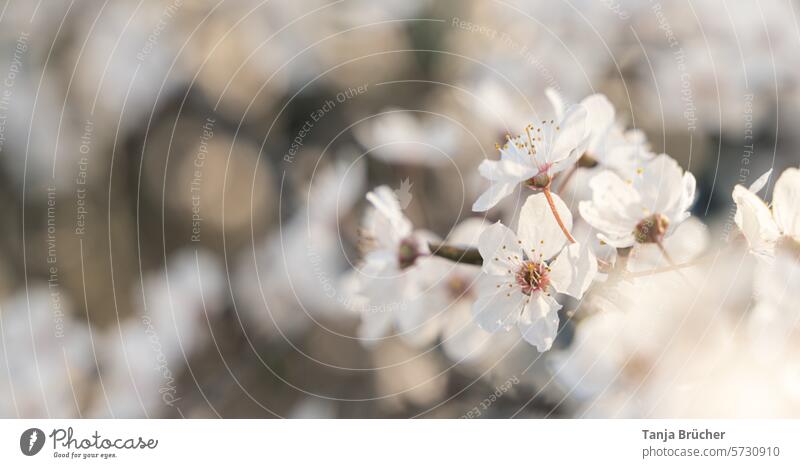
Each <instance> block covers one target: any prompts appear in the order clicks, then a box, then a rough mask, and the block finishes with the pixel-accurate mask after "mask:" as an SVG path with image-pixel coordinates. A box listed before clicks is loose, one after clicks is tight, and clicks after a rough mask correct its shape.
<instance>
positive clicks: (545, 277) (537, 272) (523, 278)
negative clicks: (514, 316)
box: [515, 260, 550, 296]
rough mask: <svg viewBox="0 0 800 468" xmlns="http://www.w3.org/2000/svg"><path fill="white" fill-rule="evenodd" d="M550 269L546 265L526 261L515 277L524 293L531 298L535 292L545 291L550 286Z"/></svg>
mask: <svg viewBox="0 0 800 468" xmlns="http://www.w3.org/2000/svg"><path fill="white" fill-rule="evenodd" d="M549 273H550V268H548V266H547V265H546V264H544V263H539V262H533V261H530V260H529V261H526V262H524V263H523V264H522V265H521V266H520V267H519V270H517V274H516V275H515V277H516V280H517V284H518V285H519V286H520V287H521V288H522V293H523V294H525V295H527V296H530V295H531V294H532V293H533V292H534V291H543V290H544V289H545V288H547V286H548V285H550V276H549Z"/></svg>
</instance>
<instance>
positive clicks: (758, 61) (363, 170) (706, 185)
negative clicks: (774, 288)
mask: <svg viewBox="0 0 800 468" xmlns="http://www.w3.org/2000/svg"><path fill="white" fill-rule="evenodd" d="M797 7H798V4H797V2H795V1H793V0H777V1H771V2H760V1H742V2H735V3H731V2H724V1H723V0H702V1H675V2H666V1H664V2H659V1H656V0H649V1H638V0H637V1H634V0H563V1H562V0H557V1H544V0H541V1H538V0H537V1H533V0H531V1H521V0H510V1H499V0H498V1H455V0H453V1H435V2H434V1H428V0H407V1H403V2H390V1H376V0H338V1H331V0H324V1H323V0H319V1H318V0H310V1H303V2H299V1H288V0H269V1H255V0H236V1H233V0H219V1H216V0H210V1H206V0H171V1H170V0H164V1H160V0H159V1H155V0H126V1H108V0H105V1H103V0H70V1H66V0H48V1H42V0H7V1H5V2H3V3H2V5H0V41H1V42H0V213H2V219H3V222H2V223H0V231H1V232H2V235H0V339H1V340H2V347H0V355H2V359H0V368H3V369H2V370H0V416H3V417H167V418H173V417H252V418H262V417H264V418H269V417H318V418H326V417H464V416H465V415H468V416H469V417H471V415H475V414H476V413H475V410H478V413H479V415H480V416H481V417H512V416H513V417H574V416H583V415H587V414H586V413H584V412H581V411H580V410H579V409H578V408H580V404H581V401H580V400H581V394H580V392H576V391H572V390H569V389H568V390H565V389H564V388H563V385H559V384H558V381H557V379H554V378H553V372H552V366H551V365H549V364H548V362H547V361H546V360H542V359H538V357H539V356H538V355H537V353H536V352H535V349H533V348H532V347H530V345H528V344H526V343H524V342H518V341H516V340H511V341H510V342H506V341H507V340H506V341H503V340H500V341H501V343H498V344H497V346H495V347H494V348H493V350H492V352H490V353H485V354H484V355H483V356H482V358H481V359H476V360H471V361H469V362H463V361H458V360H455V361H454V360H453V359H451V358H449V357H448V356H447V355H445V353H443V352H441V350H440V349H439V348H438V347H432V348H430V349H424V350H420V349H415V348H413V347H411V346H409V345H408V344H407V343H405V342H404V341H402V340H400V339H387V340H382V341H381V342H379V343H378V344H376V345H374V346H363V345H362V344H361V343H360V342H359V340H358V339H357V338H356V337H355V334H356V332H355V330H356V328H357V326H358V322H359V320H358V316H357V314H353V313H352V312H351V311H349V309H350V307H349V306H348V296H347V294H346V292H345V290H344V289H343V288H342V281H343V280H342V278H343V274H344V273H345V272H346V271H348V269H350V268H351V267H352V265H354V264H356V263H357V262H358V259H359V252H358V248H357V244H358V226H359V223H360V221H361V219H362V215H363V212H364V208H365V202H364V194H365V193H366V192H367V191H368V190H370V189H371V188H373V187H375V186H377V185H380V184H386V185H388V186H390V187H391V188H392V189H394V190H395V193H397V194H398V197H399V198H400V200H401V204H403V205H404V207H405V212H406V214H407V215H408V216H409V217H410V218H411V219H412V220H413V221H414V223H415V224H416V225H417V226H420V227H424V228H426V229H429V230H431V231H433V232H434V233H436V234H438V235H440V236H443V237H444V236H446V235H447V233H448V232H449V231H450V230H451V229H452V228H453V227H454V226H455V225H456V224H457V223H458V222H460V221H462V220H463V219H465V218H467V217H469V216H470V215H471V213H470V206H471V204H472V202H473V201H474V200H475V198H476V197H477V195H478V194H480V193H481V191H482V190H483V189H484V188H485V185H484V182H483V181H482V180H481V179H480V177H479V176H478V173H477V171H476V168H477V166H478V164H479V163H480V161H481V160H483V159H484V158H487V157H495V155H496V150H495V144H496V143H498V142H502V141H503V140H504V135H505V134H506V133H510V132H518V131H520V129H521V128H522V127H523V126H524V125H525V124H526V123H527V122H528V121H529V119H531V118H533V117H535V116H539V115H547V114H548V113H550V112H551V110H550V108H549V104H548V103H547V100H546V99H545V95H544V90H545V89H546V88H553V89H555V90H557V91H559V92H560V93H561V95H562V96H564V99H565V100H567V101H569V102H577V101H579V100H580V99H582V98H583V97H585V96H587V95H589V94H592V93H596V92H601V93H604V94H606V95H607V96H608V97H609V99H610V100H611V101H612V102H613V103H614V105H615V107H616V109H617V118H618V119H619V120H620V121H621V122H623V123H624V124H625V125H626V126H627V127H628V128H635V129H639V130H642V131H643V132H644V133H645V134H646V135H647V137H648V139H649V141H650V145H651V147H652V149H653V151H655V152H657V153H658V152H666V153H668V154H670V155H671V156H673V157H674V158H676V159H677V160H678V161H679V162H680V163H681V165H682V166H683V167H684V168H686V169H688V170H690V171H692V172H693V173H694V174H695V176H696V177H697V179H698V186H699V192H700V198H699V200H698V202H697V204H696V205H695V208H694V210H695V214H696V215H697V216H699V217H700V218H701V219H703V220H704V221H705V222H706V223H707V224H710V225H714V224H715V223H716V224H718V225H720V226H721V225H724V224H725V222H726V219H727V218H729V217H730V215H731V209H732V207H733V204H732V202H731V200H730V192H731V190H732V188H733V186H734V184H736V183H745V184H747V183H749V182H752V181H753V180H755V178H756V177H758V175H760V174H761V173H763V172H764V171H765V170H766V169H768V168H770V167H773V166H774V167H775V168H776V169H777V170H778V171H779V170H780V169H782V168H784V167H787V166H792V165H794V166H796V165H797V164H798V156H797V154H798V150H800V139H799V137H800V134H799V133H798V132H797V131H796V129H795V124H796V122H797V118H798V115H796V114H797V109H798V108H800V107H799V106H798V101H799V100H800V87H799V86H798V84H800V83H798V81H799V80H800V73H798V70H800V63H799V62H800V56H798V54H797V53H796V51H797V50H798V45H800V28H798V12H797ZM492 216H495V219H496V215H491V214H490V218H491V217H492ZM565 323H566V325H565V326H564V330H562V333H561V334H560V336H559V343H557V346H556V348H557V349H558V348H562V349H563V348H565V347H567V346H569V343H570V341H571V340H572V339H573V330H572V326H571V324H570V322H569V321H566V322H565ZM487 401H488V402H489V403H487ZM591 414H592V415H601V416H607V415H612V416H613V415H618V414H619V413H614V412H610V413H603V412H602V411H600V410H598V411H595V412H593V413H591ZM655 414H657V415H664V416H671V415H673V416H674V415H678V414H680V415H686V414H687V413H671V412H669V410H665V412H662V413H655Z"/></svg>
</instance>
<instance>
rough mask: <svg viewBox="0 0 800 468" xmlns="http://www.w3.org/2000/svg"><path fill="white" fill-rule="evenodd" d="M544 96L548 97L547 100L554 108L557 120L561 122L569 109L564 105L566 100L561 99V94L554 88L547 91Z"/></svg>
mask: <svg viewBox="0 0 800 468" xmlns="http://www.w3.org/2000/svg"><path fill="white" fill-rule="evenodd" d="M544 95H545V96H547V100H548V101H550V105H552V106H553V112H554V113H555V115H556V119H558V121H559V122H560V121H561V119H563V118H564V111H565V110H566V109H567V106H566V105H565V104H564V98H562V97H561V93H559V92H558V91H556V90H555V89H553V88H547V89H545V90H544Z"/></svg>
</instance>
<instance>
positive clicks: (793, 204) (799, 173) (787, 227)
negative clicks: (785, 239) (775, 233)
mask: <svg viewBox="0 0 800 468" xmlns="http://www.w3.org/2000/svg"><path fill="white" fill-rule="evenodd" d="M772 214H773V216H774V217H775V222H776V223H777V224H778V228H779V229H780V230H781V232H783V234H785V235H787V236H791V237H794V238H795V239H800V169H797V168H794V167H792V168H789V169H786V170H785V171H783V174H781V176H780V177H779V178H778V181H777V182H776V183H775V191H774V192H773V194H772Z"/></svg>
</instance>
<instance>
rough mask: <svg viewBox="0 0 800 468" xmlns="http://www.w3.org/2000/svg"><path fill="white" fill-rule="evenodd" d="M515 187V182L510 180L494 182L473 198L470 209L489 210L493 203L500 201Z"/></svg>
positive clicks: (476, 210) (477, 210)
mask: <svg viewBox="0 0 800 468" xmlns="http://www.w3.org/2000/svg"><path fill="white" fill-rule="evenodd" d="M516 187H517V184H516V183H512V182H495V183H493V184H492V185H490V186H489V188H488V189H486V191H485V192H483V193H482V194H481V196H480V197H478V199H477V200H475V203H473V204H472V211H475V212H483V211H489V210H490V209H492V208H494V206H495V205H497V204H498V203H500V200H502V199H503V198H505V197H507V196H509V195H511V193H512V192H514V189H515V188H516Z"/></svg>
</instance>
